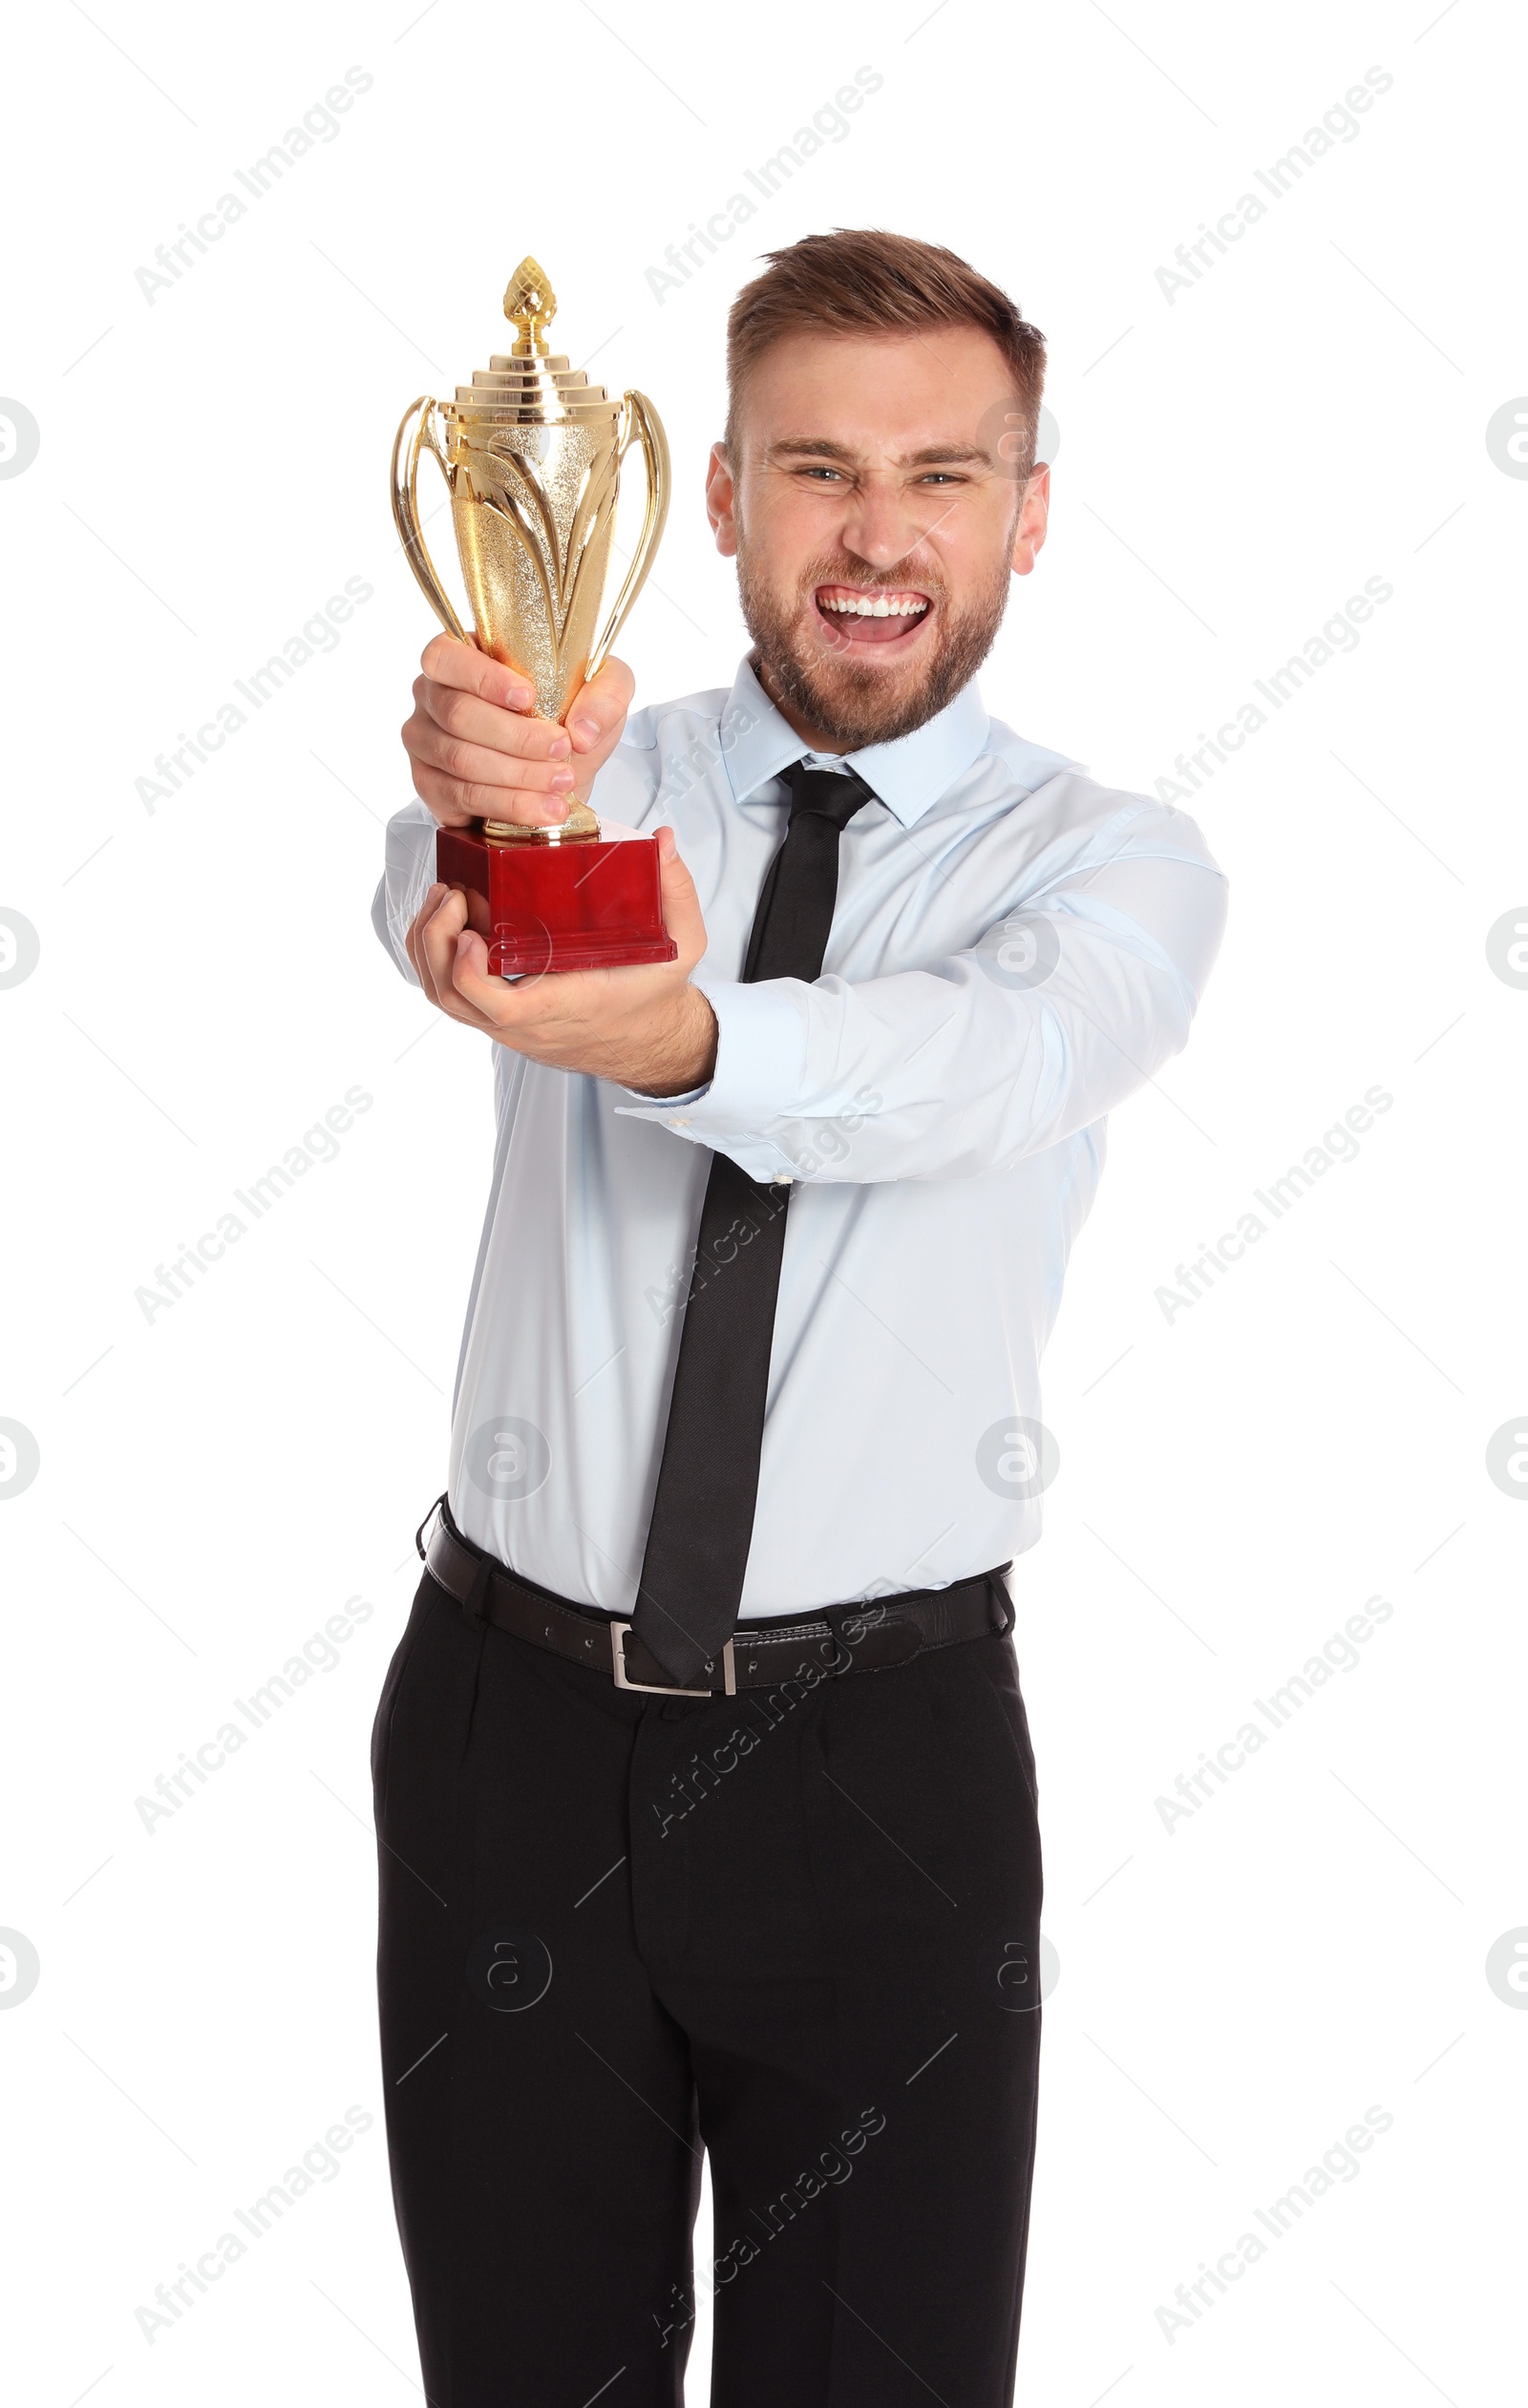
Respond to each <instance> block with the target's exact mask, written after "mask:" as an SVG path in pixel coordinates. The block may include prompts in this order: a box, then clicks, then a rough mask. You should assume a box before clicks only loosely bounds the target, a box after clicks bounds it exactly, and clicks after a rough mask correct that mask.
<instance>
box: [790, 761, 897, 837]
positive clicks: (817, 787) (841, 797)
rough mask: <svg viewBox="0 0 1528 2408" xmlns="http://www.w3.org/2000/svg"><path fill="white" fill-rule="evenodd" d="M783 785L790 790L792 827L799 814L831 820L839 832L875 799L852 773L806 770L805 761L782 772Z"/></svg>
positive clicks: (856, 775) (795, 763) (862, 782)
mask: <svg viewBox="0 0 1528 2408" xmlns="http://www.w3.org/2000/svg"><path fill="white" fill-rule="evenodd" d="M785 783H786V785H787V786H788V787H789V788H790V790H791V823H792V825H793V826H794V825H795V823H796V820H797V819H798V818H799V817H800V815H801V814H802V813H804V812H807V813H811V814H812V816H813V817H814V818H816V819H827V820H831V821H832V823H833V825H834V826H835V827H836V828H838V830H840V831H842V830H843V829H844V828H846V827H847V826H848V823H849V821H850V820H851V819H852V818H853V817H854V815H855V813H856V812H857V811H862V810H863V808H864V806H865V804H866V803H873V802H874V801H875V796H874V794H873V793H872V792H871V791H870V788H869V787H868V786H867V785H866V784H865V782H864V779H863V778H862V777H860V776H859V774H858V773H857V771H854V770H815V769H809V768H808V766H807V764H806V762H805V761H793V762H792V764H791V766H790V768H789V769H788V770H787V771H786V772H785Z"/></svg>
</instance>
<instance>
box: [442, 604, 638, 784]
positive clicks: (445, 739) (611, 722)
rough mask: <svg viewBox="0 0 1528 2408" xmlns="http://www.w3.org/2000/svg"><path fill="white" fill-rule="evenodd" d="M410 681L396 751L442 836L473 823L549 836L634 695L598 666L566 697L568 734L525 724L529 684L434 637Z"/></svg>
mask: <svg viewBox="0 0 1528 2408" xmlns="http://www.w3.org/2000/svg"><path fill="white" fill-rule="evenodd" d="M419 665H420V667H421V669H422V670H423V672H424V674H423V676H422V677H416V678H415V679H414V716H413V718H412V719H409V720H406V721H405V723H404V727H403V731H402V732H403V747H404V750H405V751H406V752H407V753H408V756H409V760H410V762H411V764H412V766H413V769H414V792H416V793H417V795H418V796H419V799H420V801H421V802H422V803H424V804H425V805H426V806H427V808H428V809H429V810H430V811H431V812H432V813H433V814H434V816H435V819H437V820H438V822H439V823H440V826H441V827H442V828H464V827H465V826H466V825H467V823H468V821H469V820H473V819H514V820H520V821H523V822H524V823H525V824H526V825H527V826H530V827H533V828H545V827H556V826H557V824H558V822H559V821H561V820H563V819H565V818H566V817H567V810H568V801H569V798H570V796H572V795H574V794H576V795H577V796H578V797H579V799H580V800H581V801H584V802H586V801H587V799H588V794H589V789H590V788H591V787H592V785H593V784H594V780H595V776H596V773H597V772H598V771H600V770H602V769H604V767H605V762H606V761H607V760H608V759H609V757H610V755H611V753H612V752H613V751H614V750H615V748H616V746H617V745H618V744H619V742H620V740H621V730H622V729H623V728H624V727H625V726H626V712H627V710H628V708H630V704H631V694H632V683H633V682H632V676H631V671H630V670H629V669H628V668H627V667H626V664H625V662H624V661H606V663H605V666H604V668H603V669H602V670H601V671H600V674H599V676H598V677H595V678H591V679H590V680H589V682H588V684H587V685H586V686H582V687H581V688H580V690H579V692H578V693H577V694H576V695H575V696H574V698H573V702H572V704H571V706H570V708H569V711H568V724H567V726H566V727H565V728H560V727H558V726H557V725H556V724H555V723H554V722H553V721H552V720H549V719H537V718H534V717H533V716H532V715H531V704H532V701H533V699H534V697H533V695H532V693H531V687H530V682H529V680H528V679H526V678H524V677H522V676H521V675H520V671H519V670H518V669H507V668H504V667H503V666H502V665H500V663H499V662H498V661H495V660H491V659H490V658H489V656H488V654H487V653H486V652H479V651H478V649H477V645H476V644H458V643H457V642H456V638H455V637H454V636H443V635H442V636H436V637H435V640H434V642H433V643H431V644H426V645H425V648H424V655H423V658H422V659H421V661H420V664H419Z"/></svg>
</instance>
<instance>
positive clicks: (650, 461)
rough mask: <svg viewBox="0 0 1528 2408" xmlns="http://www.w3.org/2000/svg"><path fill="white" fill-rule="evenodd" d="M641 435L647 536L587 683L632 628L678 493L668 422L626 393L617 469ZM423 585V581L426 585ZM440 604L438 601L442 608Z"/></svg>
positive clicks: (641, 397)
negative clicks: (672, 500) (665, 426)
mask: <svg viewBox="0 0 1528 2408" xmlns="http://www.w3.org/2000/svg"><path fill="white" fill-rule="evenodd" d="M415 407H417V404H415ZM405 423H407V421H405ZM639 435H640V436H641V438H642V459H643V466H644V468H645V469H646V472H647V510H646V512H645V513H644V515H643V520H642V533H641V535H640V536H639V537H638V538H637V548H636V550H635V551H634V552H633V553H632V555H631V565H630V567H629V568H628V569H627V570H626V581H625V582H624V584H623V585H622V587H621V591H620V592H619V594H617V596H616V598H615V603H614V606H613V608H612V609H611V612H610V616H609V618H608V619H607V620H606V621H605V629H604V632H603V634H602V635H601V637H600V639H599V641H598V643H597V644H595V647H594V649H593V651H592V652H591V653H590V654H589V663H588V666H587V668H586V669H585V670H584V678H585V679H588V678H591V677H597V676H598V675H599V673H600V671H601V669H603V668H604V666H605V659H606V656H607V654H608V652H609V649H610V646H611V644H614V642H615V640H616V637H617V636H618V635H619V634H620V632H621V630H622V628H623V627H624V626H625V625H626V619H627V617H628V616H629V613H630V610H631V605H632V603H633V602H635V601H636V599H637V596H638V595H639V594H640V593H641V591H642V588H643V586H644V585H645V584H646V583H647V571H648V570H649V569H650V568H651V566H652V558H653V554H654V553H655V552H656V551H657V549H658V539H659V537H660V536H661V535H662V534H663V530H664V521H665V520H666V519H667V518H668V500H669V496H670V494H671V492H672V490H673V472H672V471H671V469H670V468H669V465H668V436H667V435H666V434H665V433H664V431H663V420H662V419H661V418H660V417H659V415H658V412H656V410H654V408H653V406H652V404H651V402H650V401H649V400H648V399H647V394H646V393H639V392H627V393H623V394H622V396H621V429H620V433H619V435H618V437H617V441H616V454H615V456H616V465H617V467H619V466H620V464H621V462H622V461H623V460H624V459H625V458H626V454H627V452H628V451H629V450H630V448H631V444H632V442H633V440H634V438H635V437H637V436H639ZM400 440H401V437H400ZM420 548H421V550H422V549H423V546H422V545H421V547H420ZM418 574H419V572H418V570H417V569H415V571H414V575H415V576H416V577H417V576H418ZM420 582H421V584H422V583H423V579H422V578H421V579H420ZM427 590H428V589H427ZM433 599H434V597H433V596H432V600H433ZM439 606H440V605H439V603H438V602H437V603H436V604H435V607H436V609H438V608H439Z"/></svg>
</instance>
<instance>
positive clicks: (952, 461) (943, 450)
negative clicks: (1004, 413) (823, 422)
mask: <svg viewBox="0 0 1528 2408" xmlns="http://www.w3.org/2000/svg"><path fill="white" fill-rule="evenodd" d="M859 456H860V455H859V453H857V452H852V451H851V450H850V449H849V447H848V445H847V444H843V443H831V442H828V441H826V440H822V441H818V440H817V438H816V437H815V436H809V435H799V434H788V435H785V436H783V437H782V438H781V440H780V441H779V442H778V443H772V444H771V445H770V446H769V457H770V458H771V459H780V460H794V459H814V460H840V461H842V463H843V465H844V466H845V467H846V468H853V467H856V466H857V465H858V463H859ZM991 456H992V455H991V454H990V453H989V452H984V451H983V450H982V448H981V446H980V445H979V444H975V443H928V444H924V446H923V449H922V450H921V451H917V452H908V453H905V454H903V455H902V458H901V459H899V460H898V462H897V466H898V467H899V468H953V467H958V466H960V465H961V464H962V463H963V462H968V461H972V460H982V461H986V462H987V463H990V461H991Z"/></svg>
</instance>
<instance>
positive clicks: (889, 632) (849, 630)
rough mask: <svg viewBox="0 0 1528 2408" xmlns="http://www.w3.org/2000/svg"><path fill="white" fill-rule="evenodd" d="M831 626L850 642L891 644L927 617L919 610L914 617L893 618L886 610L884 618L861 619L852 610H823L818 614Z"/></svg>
mask: <svg viewBox="0 0 1528 2408" xmlns="http://www.w3.org/2000/svg"><path fill="white" fill-rule="evenodd" d="M819 615H820V616H821V617H822V618H824V619H826V621H827V622H828V624H829V625H830V626H831V627H837V628H838V629H839V630H840V631H841V632H842V634H843V635H844V636H845V637H846V638H847V639H848V641H849V642H850V643H851V644H892V643H894V642H895V641H896V639H897V637H898V636H904V635H907V634H909V633H910V632H911V630H912V629H913V628H914V627H921V626H922V625H923V621H924V619H925V618H926V617H927V615H928V614H927V612H926V611H921V612H920V613H919V615H918V617H917V618H916V619H894V618H893V617H892V616H891V615H890V613H889V612H888V614H887V616H886V617H885V618H884V619H861V618H860V617H859V614H858V612H856V611H852V610H824V611H822V612H821V613H820V614H819Z"/></svg>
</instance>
